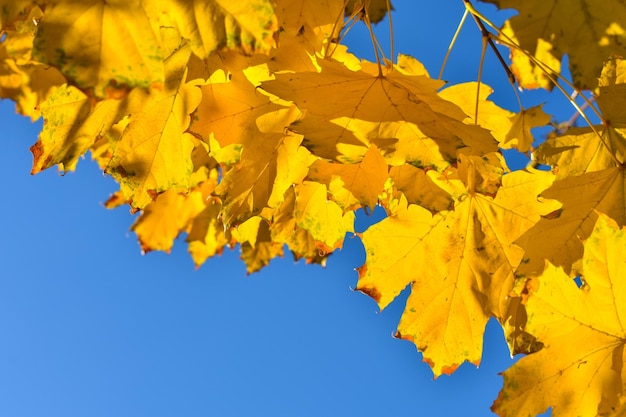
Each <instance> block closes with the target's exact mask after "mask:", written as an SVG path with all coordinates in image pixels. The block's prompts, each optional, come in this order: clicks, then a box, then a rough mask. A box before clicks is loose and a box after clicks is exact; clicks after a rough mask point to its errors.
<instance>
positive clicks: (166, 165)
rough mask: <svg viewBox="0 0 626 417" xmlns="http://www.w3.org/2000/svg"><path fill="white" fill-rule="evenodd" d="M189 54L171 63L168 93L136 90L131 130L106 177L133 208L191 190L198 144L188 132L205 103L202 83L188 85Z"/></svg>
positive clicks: (185, 50) (117, 149)
mask: <svg viewBox="0 0 626 417" xmlns="http://www.w3.org/2000/svg"><path fill="white" fill-rule="evenodd" d="M189 54H190V50H189V48H188V47H184V48H181V49H179V50H178V51H176V52H175V53H174V54H173V55H172V56H170V57H169V58H168V59H167V60H166V61H165V64H166V73H167V79H166V83H165V87H164V88H163V89H162V90H154V89H153V90H143V89H134V90H133V91H131V93H130V94H129V95H128V97H127V100H128V109H129V113H130V117H129V119H128V126H126V128H125V129H124V131H123V132H122V135H121V138H120V139H119V141H118V142H117V143H116V144H115V145H114V149H113V151H112V156H111V160H110V162H109V164H108V166H107V169H106V171H107V173H109V174H111V175H113V177H114V178H115V179H116V180H117V181H118V182H119V183H120V186H121V189H122V192H123V193H124V196H125V198H126V199H127V200H128V201H129V202H130V203H131V204H132V206H133V207H136V208H139V209H141V208H143V207H145V206H146V205H147V204H148V203H149V202H150V201H152V199H153V197H154V196H155V195H156V194H157V193H159V192H161V191H164V190H166V189H169V188H174V189H176V190H178V191H187V190H188V189H189V186H190V184H189V178H190V176H191V174H192V171H193V164H192V161H191V151H192V149H193V148H194V143H193V139H194V138H193V136H192V135H191V134H189V133H186V132H185V131H186V130H187V128H188V126H189V122H190V120H191V119H190V114H191V113H193V111H194V110H195V109H196V107H197V106H198V104H199V103H200V98H201V92H200V89H199V88H198V87H197V86H196V85H197V83H198V82H197V81H193V82H186V81H185V80H186V77H185V74H186V71H185V64H186V63H187V61H188V59H189Z"/></svg>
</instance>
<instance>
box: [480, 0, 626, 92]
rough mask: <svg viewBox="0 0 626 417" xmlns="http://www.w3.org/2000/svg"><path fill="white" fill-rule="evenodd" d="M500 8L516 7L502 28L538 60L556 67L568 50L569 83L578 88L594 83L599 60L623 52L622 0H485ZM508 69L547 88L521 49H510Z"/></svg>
mask: <svg viewBox="0 0 626 417" xmlns="http://www.w3.org/2000/svg"><path fill="white" fill-rule="evenodd" d="M485 1H488V2H490V3H495V4H497V5H498V7H499V8H502V9H506V8H516V9H517V10H518V11H519V14H518V15H517V16H514V17H512V18H510V19H509V20H507V22H506V23H505V25H504V28H503V29H502V30H503V32H504V33H505V34H506V35H507V36H509V37H510V38H513V39H514V40H516V41H517V42H518V44H519V45H520V46H521V48H522V49H524V50H526V51H528V52H529V53H530V54H531V55H533V56H534V57H535V58H536V59H537V60H539V61H540V62H543V63H544V64H547V65H548V67H550V68H551V69H552V70H553V71H554V72H555V73H557V74H558V73H559V72H560V68H561V59H562V58H563V56H564V55H565V54H567V56H568V58H569V63H570V72H571V74H572V79H573V81H574V84H575V85H576V86H577V87H579V88H581V89H591V88H594V87H595V86H596V80H597V77H598V74H600V71H601V69H602V66H601V64H600V63H601V62H603V61H604V60H605V59H606V58H607V57H609V56H611V55H613V54H615V55H622V56H624V55H626V46H625V45H626V32H625V31H624V28H623V24H622V22H624V21H626V4H624V2H623V1H622V0H607V1H603V2H601V3H598V2H595V1H593V0H576V1H574V2H559V1H556V2H551V1H543V0H532V1H527V2H524V3H523V4H520V3H519V2H517V1H515V0H485ZM511 59H512V61H513V66H512V69H513V71H514V72H515V75H516V77H517V80H518V82H519V83H520V85H521V86H522V87H524V88H537V87H543V88H547V89H549V88H551V86H552V82H551V81H550V80H549V78H548V77H547V76H546V74H545V73H543V71H541V70H539V69H538V68H537V67H536V65H535V64H533V63H532V62H530V60H529V59H528V58H527V57H526V55H525V54H523V53H522V52H520V51H517V50H512V51H511Z"/></svg>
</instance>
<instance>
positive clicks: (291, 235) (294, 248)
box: [270, 187, 330, 265]
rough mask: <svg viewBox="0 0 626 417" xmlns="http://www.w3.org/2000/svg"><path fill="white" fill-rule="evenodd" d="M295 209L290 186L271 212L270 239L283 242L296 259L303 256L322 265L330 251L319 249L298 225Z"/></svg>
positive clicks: (310, 261) (294, 200) (307, 232)
mask: <svg viewBox="0 0 626 417" xmlns="http://www.w3.org/2000/svg"><path fill="white" fill-rule="evenodd" d="M295 209H296V191H295V187H290V188H288V189H287V191H286V192H285V195H284V199H283V202H282V203H281V204H280V205H279V206H278V207H277V208H276V210H274V212H273V213H272V221H271V224H270V233H271V238H272V241H273V242H278V243H280V242H282V243H285V244H286V245H287V246H288V247H289V250H291V253H292V254H293V256H294V258H295V259H296V260H298V259H301V258H304V259H305V260H306V261H307V262H308V263H318V264H321V265H324V264H325V263H326V258H327V257H328V256H329V255H330V253H329V252H326V251H322V250H320V248H319V247H318V245H317V244H316V242H315V239H314V238H313V236H312V235H311V233H310V232H309V231H308V230H306V229H303V228H301V227H298V225H297V224H296V219H295V217H294V213H295Z"/></svg>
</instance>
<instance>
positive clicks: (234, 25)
mask: <svg viewBox="0 0 626 417" xmlns="http://www.w3.org/2000/svg"><path fill="white" fill-rule="evenodd" d="M148 3H149V4H150V6H151V7H154V8H155V9H156V10H151V14H153V15H157V13H158V12H161V13H166V14H168V15H169V16H170V18H171V19H172V21H173V22H174V25H175V26H176V27H177V28H178V31H179V32H180V34H181V35H182V37H183V38H185V39H187V40H189V46H190V47H191V49H192V51H193V53H194V54H196V55H197V56H198V57H200V58H202V59H204V58H208V57H209V56H210V55H211V54H212V53H213V52H214V51H216V50H218V49H221V48H229V49H241V50H242V51H243V52H244V53H246V54H253V53H257V52H263V53H267V52H269V50H270V48H271V47H272V46H273V45H274V39H273V36H274V32H275V31H276V30H278V25H277V21H276V16H275V15H274V9H273V7H272V3H271V2H270V1H269V0H249V1H246V2H238V1H230V0H209V1H199V0H193V1H185V2H181V1H176V0H166V1H163V0H153V1H151V2H148ZM209 22H210V23H209Z"/></svg>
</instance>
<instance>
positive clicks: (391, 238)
mask: <svg viewBox="0 0 626 417" xmlns="http://www.w3.org/2000/svg"><path fill="white" fill-rule="evenodd" d="M552 181H553V176H552V175H550V174H547V173H541V172H534V173H529V172H524V171H518V172H515V173H513V174H508V175H506V176H504V183H503V186H502V187H501V188H500V189H499V191H498V194H497V196H496V198H495V199H492V198H491V197H486V196H483V195H481V194H474V195H470V196H467V198H465V199H464V200H462V201H460V202H457V203H456V204H455V208H454V211H450V212H447V213H446V212H442V213H438V214H435V215H434V216H433V215H432V214H431V213H430V212H428V211H427V210H425V209H423V208H421V207H418V206H415V205H409V206H408V207H407V208H406V209H400V210H399V211H398V213H397V214H396V215H395V216H392V217H388V218H386V219H384V220H383V221H381V222H380V223H377V224H376V225H374V226H372V227H370V228H369V229H368V230H366V231H365V232H364V233H363V235H362V240H363V245H364V246H365V250H366V263H365V265H364V266H362V267H361V268H360V269H359V282H358V284H357V289H358V290H361V291H363V292H365V293H367V294H369V295H371V296H372V297H373V298H374V299H376V301H377V302H378V305H379V307H380V308H381V309H383V308H385V307H386V306H387V304H389V302H391V301H392V300H393V298H395V297H396V296H397V295H398V294H399V293H400V291H402V289H404V288H405V287H406V286H407V285H408V284H411V285H412V291H411V295H410V296H409V299H408V301H407V305H406V308H405V311H404V313H403V315H402V318H401V319H400V324H399V326H398V336H399V337H402V338H405V339H408V340H410V341H412V342H414V343H415V344H416V346H417V347H418V349H419V350H420V351H422V352H423V355H424V360H425V361H426V362H428V363H429V364H430V366H431V367H432V368H433V372H434V374H435V376H438V375H440V374H441V373H451V372H453V371H454V370H455V369H456V368H457V367H458V366H459V365H460V364H461V363H463V362H464V361H465V360H468V361H470V362H472V363H476V364H478V363H479V361H480V358H481V352H482V340H483V338H482V336H483V333H484V327H485V325H486V323H487V321H488V320H489V317H491V316H492V315H493V316H496V317H500V318H503V317H504V314H505V311H506V309H507V307H506V297H507V296H508V294H509V292H510V291H511V289H512V287H513V281H514V278H515V275H514V272H515V269H516V268H517V266H518V264H519V263H520V261H521V260H522V256H523V251H522V250H521V248H519V247H517V246H515V245H513V240H515V238H514V236H520V235H522V234H523V233H524V232H525V231H526V230H528V229H530V228H531V227H532V226H533V225H534V224H535V223H536V222H537V221H538V220H539V218H540V215H542V214H545V213H548V212H550V211H552V210H554V209H555V207H558V203H556V202H540V201H537V200H535V201H523V202H522V200H521V197H520V196H521V195H535V196H537V195H538V194H539V193H540V192H541V191H542V190H544V189H545V188H547V187H548V186H549V185H550V184H551V182H552ZM423 265H429V267H428V268H423ZM417 271H419V272H417ZM442 315H443V316H444V319H443V320H442Z"/></svg>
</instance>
